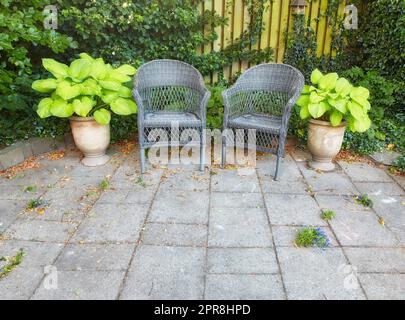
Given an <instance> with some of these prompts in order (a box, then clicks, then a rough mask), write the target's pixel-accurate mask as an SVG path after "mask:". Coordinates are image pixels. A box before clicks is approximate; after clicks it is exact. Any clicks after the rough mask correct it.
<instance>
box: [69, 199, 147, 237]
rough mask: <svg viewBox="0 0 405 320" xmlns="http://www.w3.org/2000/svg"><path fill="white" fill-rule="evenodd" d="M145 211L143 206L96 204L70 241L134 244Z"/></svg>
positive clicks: (145, 208) (143, 219)
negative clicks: (126, 242)
mask: <svg viewBox="0 0 405 320" xmlns="http://www.w3.org/2000/svg"><path fill="white" fill-rule="evenodd" d="M147 211H148V207H145V206H143V205H134V204H129V205H127V204H121V205H118V204H96V205H95V206H94V207H93V209H92V210H91V212H90V213H89V218H87V219H86V220H85V221H83V223H82V224H81V225H80V227H79V228H78V230H77V232H76V234H75V235H74V237H73V239H72V241H74V242H125V241H128V242H136V241H138V238H139V233H140V231H141V227H142V225H143V223H144V221H145V217H146V214H147Z"/></svg>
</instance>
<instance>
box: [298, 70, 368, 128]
mask: <svg viewBox="0 0 405 320" xmlns="http://www.w3.org/2000/svg"><path fill="white" fill-rule="evenodd" d="M311 82H312V85H305V86H304V89H303V92H302V94H301V97H300V98H299V99H298V100H297V105H298V106H300V107H301V109H300V117H301V119H304V120H305V119H308V118H314V119H318V118H320V119H321V120H324V121H330V123H331V124H332V126H338V125H340V124H341V123H342V121H343V120H346V121H347V124H348V129H349V130H350V131H352V132H365V131H367V130H368V129H369V128H370V125H371V121H370V118H369V117H368V111H369V110H370V108H371V105H370V102H369V101H368V98H369V95H370V92H369V91H368V89H367V88H364V87H361V86H360V87H354V86H353V85H352V84H351V83H350V82H349V81H348V80H347V79H345V78H339V76H338V74H337V73H328V74H325V75H323V74H322V73H321V72H320V71H319V70H318V69H315V70H314V71H313V72H312V74H311Z"/></svg>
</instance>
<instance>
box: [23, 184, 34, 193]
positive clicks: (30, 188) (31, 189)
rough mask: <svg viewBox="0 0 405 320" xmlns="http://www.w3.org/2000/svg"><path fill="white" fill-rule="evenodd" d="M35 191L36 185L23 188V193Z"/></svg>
mask: <svg viewBox="0 0 405 320" xmlns="http://www.w3.org/2000/svg"><path fill="white" fill-rule="evenodd" d="M36 191H37V186H36V185H31V186H26V187H25V188H24V192H36Z"/></svg>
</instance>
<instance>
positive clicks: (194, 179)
mask: <svg viewBox="0 0 405 320" xmlns="http://www.w3.org/2000/svg"><path fill="white" fill-rule="evenodd" d="M209 183H210V176H209V173H208V172H200V171H180V172H177V173H175V174H171V175H168V176H167V177H165V178H164V179H162V183H161V184H160V188H161V189H162V190H165V191H171V190H185V191H203V190H208V187H209Z"/></svg>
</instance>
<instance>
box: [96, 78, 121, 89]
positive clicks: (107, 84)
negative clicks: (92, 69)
mask: <svg viewBox="0 0 405 320" xmlns="http://www.w3.org/2000/svg"><path fill="white" fill-rule="evenodd" d="M98 83H99V84H100V85H101V86H102V87H103V88H104V89H107V90H111V91H119V90H120V89H121V83H120V82H117V81H104V80H101V81H99V82H98Z"/></svg>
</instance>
